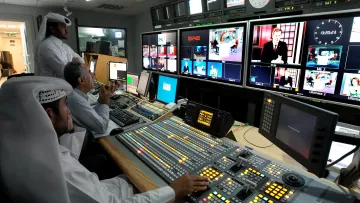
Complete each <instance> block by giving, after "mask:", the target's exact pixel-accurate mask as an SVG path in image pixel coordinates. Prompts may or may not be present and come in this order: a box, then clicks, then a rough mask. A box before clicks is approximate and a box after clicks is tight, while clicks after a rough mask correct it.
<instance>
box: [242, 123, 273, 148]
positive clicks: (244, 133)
mask: <svg viewBox="0 0 360 203" xmlns="http://www.w3.org/2000/svg"><path fill="white" fill-rule="evenodd" d="M253 128H254V127H250V128H249V129H247V130H246V131H245V132H244V134H243V137H244V139H245V141H246V142H248V143H249V144H251V145H253V146H255V147H259V148H268V147H271V146H273V145H274V144H271V145H268V146H265V147H262V146H259V145H256V144H253V143H251V142H249V141H248V140H247V139H246V137H245V135H246V133H247V132H249V131H250V130H251V129H253Z"/></svg>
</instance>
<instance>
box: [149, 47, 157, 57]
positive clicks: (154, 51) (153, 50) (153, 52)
mask: <svg viewBox="0 0 360 203" xmlns="http://www.w3.org/2000/svg"><path fill="white" fill-rule="evenodd" d="M150 57H153V58H155V57H157V47H156V46H151V47H150Z"/></svg>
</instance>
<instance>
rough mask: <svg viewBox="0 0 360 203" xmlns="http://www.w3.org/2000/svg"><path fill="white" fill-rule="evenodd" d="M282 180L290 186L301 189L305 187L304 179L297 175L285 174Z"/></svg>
mask: <svg viewBox="0 0 360 203" xmlns="http://www.w3.org/2000/svg"><path fill="white" fill-rule="evenodd" d="M282 179H283V181H284V182H285V183H286V184H287V185H289V186H293V187H301V186H303V185H305V180H304V178H302V177H301V176H300V175H298V174H295V173H285V174H284V175H283V176H282Z"/></svg>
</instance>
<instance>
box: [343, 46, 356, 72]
mask: <svg viewBox="0 0 360 203" xmlns="http://www.w3.org/2000/svg"><path fill="white" fill-rule="evenodd" d="M359 53H360V45H350V46H349V49H348V52H347V56H346V60H345V62H346V63H345V70H357V71H358V70H360V66H359V64H360V57H359Z"/></svg>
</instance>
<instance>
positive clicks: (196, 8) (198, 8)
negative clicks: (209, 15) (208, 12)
mask: <svg viewBox="0 0 360 203" xmlns="http://www.w3.org/2000/svg"><path fill="white" fill-rule="evenodd" d="M202 6H203V5H202V0H189V11H190V15H194V14H200V13H202V12H203V8H202Z"/></svg>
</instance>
